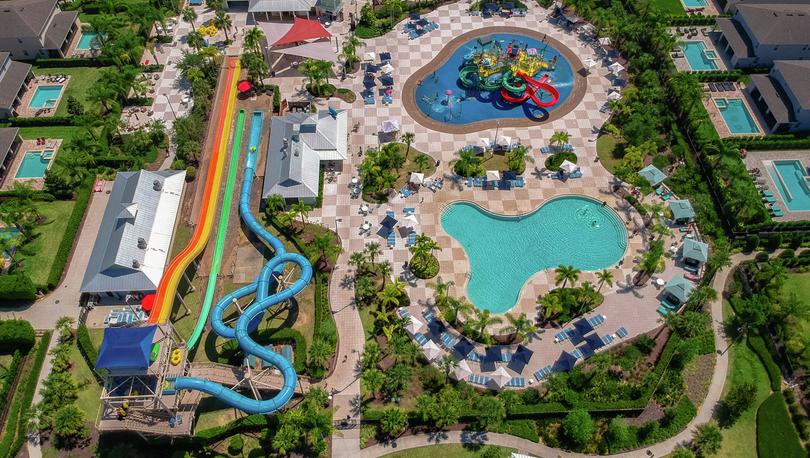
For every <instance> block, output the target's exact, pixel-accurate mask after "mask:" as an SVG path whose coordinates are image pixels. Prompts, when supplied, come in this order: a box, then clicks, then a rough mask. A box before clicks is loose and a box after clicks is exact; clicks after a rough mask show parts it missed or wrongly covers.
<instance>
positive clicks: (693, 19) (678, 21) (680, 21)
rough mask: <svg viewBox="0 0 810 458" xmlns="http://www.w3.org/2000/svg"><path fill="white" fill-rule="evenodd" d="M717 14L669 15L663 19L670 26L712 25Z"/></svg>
mask: <svg viewBox="0 0 810 458" xmlns="http://www.w3.org/2000/svg"><path fill="white" fill-rule="evenodd" d="M716 19H717V16H681V15H671V16H668V17H667V18H666V19H665V21H666V23H667V24H669V25H671V26H676V27H678V26H681V27H682V26H685V25H687V26H691V25H714V23H715V22H716Z"/></svg>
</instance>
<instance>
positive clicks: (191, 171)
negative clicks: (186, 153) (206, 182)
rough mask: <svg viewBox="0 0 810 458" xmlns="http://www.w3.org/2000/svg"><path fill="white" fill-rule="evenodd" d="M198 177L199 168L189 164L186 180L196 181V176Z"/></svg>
mask: <svg viewBox="0 0 810 458" xmlns="http://www.w3.org/2000/svg"><path fill="white" fill-rule="evenodd" d="M196 177H197V168H196V167H194V166H193V165H189V166H188V167H186V181H194V178H196Z"/></svg>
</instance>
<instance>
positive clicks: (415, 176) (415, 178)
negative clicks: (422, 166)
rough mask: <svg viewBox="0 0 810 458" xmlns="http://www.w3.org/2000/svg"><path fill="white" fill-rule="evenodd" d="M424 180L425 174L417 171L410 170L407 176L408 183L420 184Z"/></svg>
mask: <svg viewBox="0 0 810 458" xmlns="http://www.w3.org/2000/svg"><path fill="white" fill-rule="evenodd" d="M424 182H425V174H424V173H419V172H411V176H410V178H408V183H411V184H422V183H424Z"/></svg>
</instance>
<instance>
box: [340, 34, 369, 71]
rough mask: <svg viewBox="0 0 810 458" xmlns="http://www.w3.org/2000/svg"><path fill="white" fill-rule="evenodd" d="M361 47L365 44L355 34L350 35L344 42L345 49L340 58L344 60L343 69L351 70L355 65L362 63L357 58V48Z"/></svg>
mask: <svg viewBox="0 0 810 458" xmlns="http://www.w3.org/2000/svg"><path fill="white" fill-rule="evenodd" d="M360 46H363V42H362V41H360V39H359V38H357V36H355V35H354V34H351V35H349V36H348V37H347V38H346V39H345V40H344V41H343V48H342V51H341V53H340V55H338V57H339V58H341V59H343V69H344V70H345V71H349V70H351V68H352V67H354V64H355V63H357V62H359V61H360V58H358V57H357V48H359V47H360Z"/></svg>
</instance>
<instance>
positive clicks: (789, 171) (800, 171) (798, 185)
mask: <svg viewBox="0 0 810 458" xmlns="http://www.w3.org/2000/svg"><path fill="white" fill-rule="evenodd" d="M766 168H767V169H768V173H769V174H770V175H771V178H772V179H773V181H774V183H776V189H777V190H778V191H779V195H781V196H782V200H783V201H784V202H785V205H786V206H787V209H788V210H790V211H810V187H809V186H808V183H807V179H808V178H810V177H808V176H807V175H806V174H805V169H804V166H803V165H802V163H801V161H773V164H772V165H771V166H770V167H766Z"/></svg>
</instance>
